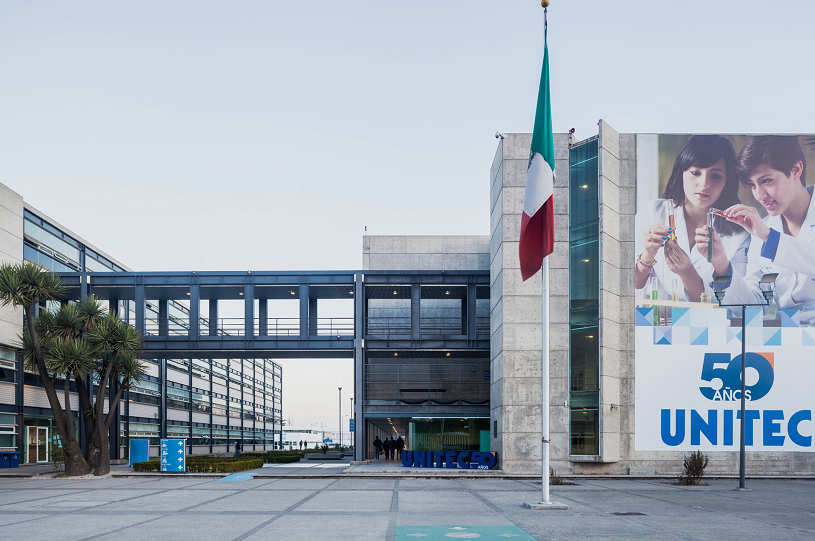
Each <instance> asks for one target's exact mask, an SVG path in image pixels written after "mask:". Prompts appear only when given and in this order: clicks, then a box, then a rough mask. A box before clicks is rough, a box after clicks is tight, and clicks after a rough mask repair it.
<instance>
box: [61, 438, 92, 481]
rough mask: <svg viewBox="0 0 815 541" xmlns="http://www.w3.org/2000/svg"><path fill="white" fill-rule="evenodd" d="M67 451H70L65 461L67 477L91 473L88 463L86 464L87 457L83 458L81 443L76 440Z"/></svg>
mask: <svg viewBox="0 0 815 541" xmlns="http://www.w3.org/2000/svg"><path fill="white" fill-rule="evenodd" d="M66 451H68V456H67V458H66V459H65V475H66V476H68V477H75V476H77V475H88V474H89V473H91V469H90V467H88V463H87V462H85V457H83V456H82V449H80V448H79V443H77V441H76V440H73V441H71V442H70V444H69V445H68V446H67V449H66Z"/></svg>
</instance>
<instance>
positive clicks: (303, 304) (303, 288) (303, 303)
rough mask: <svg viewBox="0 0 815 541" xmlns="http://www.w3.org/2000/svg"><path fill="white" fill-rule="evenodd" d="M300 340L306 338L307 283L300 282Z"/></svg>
mask: <svg viewBox="0 0 815 541" xmlns="http://www.w3.org/2000/svg"><path fill="white" fill-rule="evenodd" d="M300 340H308V283H305V284H300Z"/></svg>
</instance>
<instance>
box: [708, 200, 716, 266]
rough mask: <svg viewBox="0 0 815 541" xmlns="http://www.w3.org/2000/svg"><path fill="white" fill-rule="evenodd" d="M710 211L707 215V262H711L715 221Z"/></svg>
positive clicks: (714, 215) (714, 216)
mask: <svg viewBox="0 0 815 541" xmlns="http://www.w3.org/2000/svg"><path fill="white" fill-rule="evenodd" d="M713 210H715V209H711V210H709V211H708V213H707V262H708V263H710V262H711V261H713V222H714V220H715V219H716V214H714V213H713V212H712V211H713Z"/></svg>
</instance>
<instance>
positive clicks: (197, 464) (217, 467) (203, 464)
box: [187, 457, 263, 473]
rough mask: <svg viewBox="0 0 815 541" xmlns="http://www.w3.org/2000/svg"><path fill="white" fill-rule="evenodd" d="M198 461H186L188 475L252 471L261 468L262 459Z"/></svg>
mask: <svg viewBox="0 0 815 541" xmlns="http://www.w3.org/2000/svg"><path fill="white" fill-rule="evenodd" d="M241 458H242V457H239V458H238V459H237V460H234V459H233V460H200V461H193V462H189V461H187V472H189V473H234V472H239V471H246V470H254V469H257V468H262V467H263V459H261V458H250V459H246V460H241Z"/></svg>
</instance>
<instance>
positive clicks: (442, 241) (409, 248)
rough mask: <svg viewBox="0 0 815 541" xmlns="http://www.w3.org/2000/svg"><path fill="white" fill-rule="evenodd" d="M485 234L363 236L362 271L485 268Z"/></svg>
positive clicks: (487, 246) (487, 253) (487, 251)
mask: <svg viewBox="0 0 815 541" xmlns="http://www.w3.org/2000/svg"><path fill="white" fill-rule="evenodd" d="M489 265H490V239H489V237H487V236H486V235H446V236H420V235H416V236H384V235H383V236H374V235H370V236H367V235H366V236H364V237H362V270H486V269H488V268H489Z"/></svg>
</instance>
